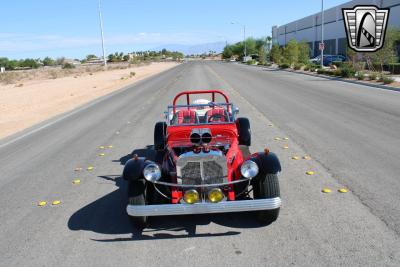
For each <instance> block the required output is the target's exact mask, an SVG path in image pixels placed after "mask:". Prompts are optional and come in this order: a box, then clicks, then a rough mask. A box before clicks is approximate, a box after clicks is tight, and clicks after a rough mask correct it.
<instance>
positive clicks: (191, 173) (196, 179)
mask: <svg viewBox="0 0 400 267" xmlns="http://www.w3.org/2000/svg"><path fill="white" fill-rule="evenodd" d="M182 184H187V185H198V184H201V170H200V162H188V163H186V165H185V166H184V167H183V168H182Z"/></svg>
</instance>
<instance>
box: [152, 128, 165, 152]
mask: <svg viewBox="0 0 400 267" xmlns="http://www.w3.org/2000/svg"><path fill="white" fill-rule="evenodd" d="M166 134H167V124H166V123H165V122H157V123H156V125H155V126H154V149H155V150H157V151H159V150H164V149H165V142H166Z"/></svg>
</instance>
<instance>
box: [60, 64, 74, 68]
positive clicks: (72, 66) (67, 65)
mask: <svg viewBox="0 0 400 267" xmlns="http://www.w3.org/2000/svg"><path fill="white" fill-rule="evenodd" d="M62 68H63V69H74V68H75V65H73V64H71V63H64V64H63V65H62Z"/></svg>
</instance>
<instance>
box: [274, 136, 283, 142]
mask: <svg viewBox="0 0 400 267" xmlns="http://www.w3.org/2000/svg"><path fill="white" fill-rule="evenodd" d="M274 139H275V140H276V141H279V140H282V139H281V138H280V137H275V138H274Z"/></svg>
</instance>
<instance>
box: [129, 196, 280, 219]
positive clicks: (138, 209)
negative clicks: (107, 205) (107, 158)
mask: <svg viewBox="0 0 400 267" xmlns="http://www.w3.org/2000/svg"><path fill="white" fill-rule="evenodd" d="M280 206H281V198H280V197H275V198H267V199H254V200H237V201H223V202H219V203H208V202H204V203H196V204H161V205H143V206H142V205H128V206H127V207H126V211H127V213H128V214H129V215H130V216H167V215H185V214H202V213H226V212H239V211H256V210H272V209H277V208H279V207H280Z"/></svg>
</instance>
